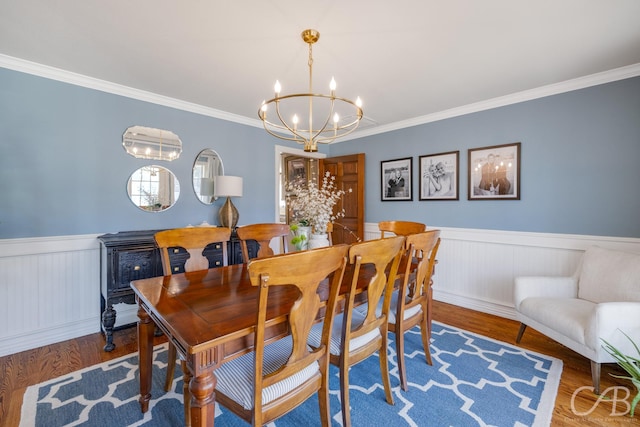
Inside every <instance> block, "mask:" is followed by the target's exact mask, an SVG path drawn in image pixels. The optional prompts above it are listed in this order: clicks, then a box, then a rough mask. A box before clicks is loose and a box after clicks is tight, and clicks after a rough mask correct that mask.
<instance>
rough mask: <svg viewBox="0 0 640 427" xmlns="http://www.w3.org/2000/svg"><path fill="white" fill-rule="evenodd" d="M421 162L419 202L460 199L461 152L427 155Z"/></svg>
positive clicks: (422, 157) (420, 159)
mask: <svg viewBox="0 0 640 427" xmlns="http://www.w3.org/2000/svg"><path fill="white" fill-rule="evenodd" d="M419 162H420V181H419V182H420V198H419V200H458V199H459V195H458V194H459V188H460V179H459V176H460V151H449V152H446V153H436V154H425V155H423V156H420V157H419Z"/></svg>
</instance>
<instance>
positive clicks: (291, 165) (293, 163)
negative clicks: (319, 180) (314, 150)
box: [285, 157, 309, 185]
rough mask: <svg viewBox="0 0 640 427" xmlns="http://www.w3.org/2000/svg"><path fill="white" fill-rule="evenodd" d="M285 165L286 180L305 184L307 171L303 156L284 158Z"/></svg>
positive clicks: (307, 177)
mask: <svg viewBox="0 0 640 427" xmlns="http://www.w3.org/2000/svg"><path fill="white" fill-rule="evenodd" d="M285 163H286V165H287V166H286V167H287V176H286V182H287V183H292V184H295V185H306V184H307V180H308V179H309V176H308V174H309V171H308V169H309V168H308V165H307V162H306V159H305V158H303V157H287V158H285Z"/></svg>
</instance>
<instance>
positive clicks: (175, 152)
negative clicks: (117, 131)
mask: <svg viewBox="0 0 640 427" xmlns="http://www.w3.org/2000/svg"><path fill="white" fill-rule="evenodd" d="M122 146H123V147H124V149H125V151H126V152H127V153H129V154H130V155H132V156H133V157H135V158H138V159H149V160H166V161H168V162H170V161H172V160H175V159H177V158H178V157H180V153H182V141H180V138H178V135H176V134H175V133H173V132H171V131H169V130H162V129H154V128H147V127H144V126H131V127H130V128H128V129H127V130H126V131H125V133H124V135H122Z"/></svg>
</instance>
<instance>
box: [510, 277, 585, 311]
mask: <svg viewBox="0 0 640 427" xmlns="http://www.w3.org/2000/svg"><path fill="white" fill-rule="evenodd" d="M577 295H578V280H577V278H576V277H574V276H570V277H557V276H521V277H516V279H515V286H514V288H513V301H514V304H515V307H516V310H519V309H520V303H521V302H522V301H523V300H524V299H525V298H531V297H536V298H576V297H577Z"/></svg>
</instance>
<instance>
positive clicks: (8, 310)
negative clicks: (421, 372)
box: [0, 236, 100, 356]
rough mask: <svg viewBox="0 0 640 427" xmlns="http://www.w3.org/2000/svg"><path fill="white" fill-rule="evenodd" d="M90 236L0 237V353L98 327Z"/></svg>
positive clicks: (94, 247)
mask: <svg viewBox="0 0 640 427" xmlns="http://www.w3.org/2000/svg"><path fill="white" fill-rule="evenodd" d="M99 283H100V247H99V244H98V240H97V239H96V237H95V236H79V237H78V236H75V237H57V238H41V239H11V240H0V356H3V355H6V354H12V353H16V352H19V351H23V350H27V349H30V348H35V347H39V346H42V345H46V344H51V343H54V342H59V341H64V340H67V339H71V338H75V337H79V336H82V335H87V334H90V333H94V332H97V331H99V328H100V323H99V319H100V285H99Z"/></svg>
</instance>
